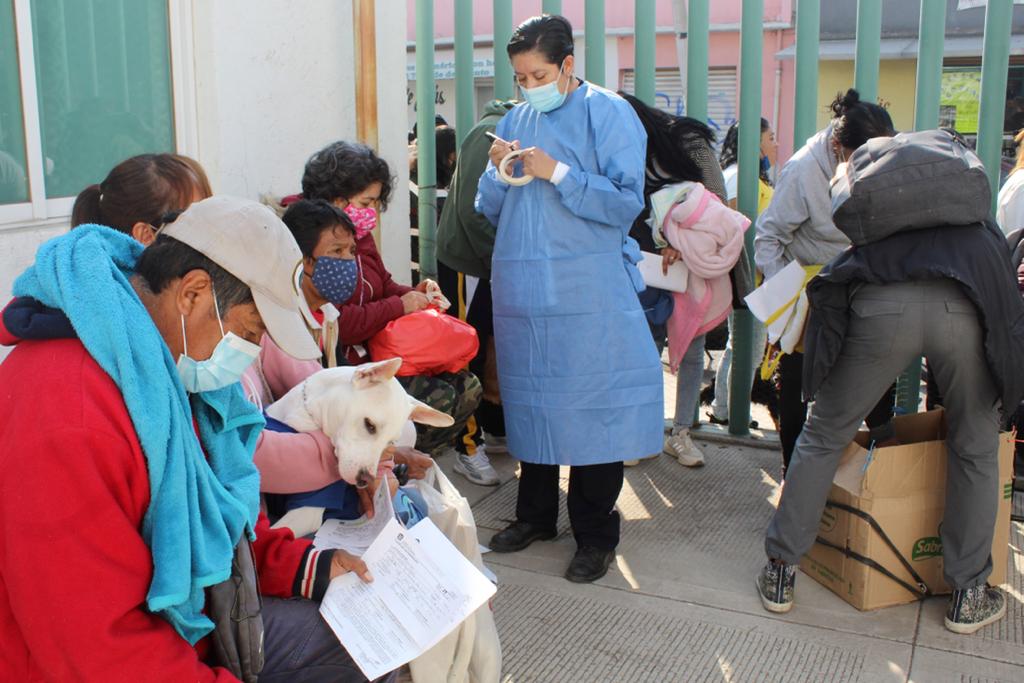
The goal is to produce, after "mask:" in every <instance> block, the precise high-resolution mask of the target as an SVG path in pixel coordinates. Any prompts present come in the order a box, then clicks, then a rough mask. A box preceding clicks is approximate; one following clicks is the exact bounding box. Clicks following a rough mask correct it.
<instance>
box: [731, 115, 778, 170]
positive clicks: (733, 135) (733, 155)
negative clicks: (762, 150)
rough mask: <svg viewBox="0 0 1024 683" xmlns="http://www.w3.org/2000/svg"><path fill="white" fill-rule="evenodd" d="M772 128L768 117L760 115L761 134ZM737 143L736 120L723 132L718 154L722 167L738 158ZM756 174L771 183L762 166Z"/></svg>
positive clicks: (737, 126) (738, 135)
mask: <svg viewBox="0 0 1024 683" xmlns="http://www.w3.org/2000/svg"><path fill="white" fill-rule="evenodd" d="M771 129H772V125H771V124H770V123H768V119H766V118H764V117H763V116H762V117H761V134H762V135H764V134H765V133H766V132H768V131H769V130H771ZM739 144H740V122H739V121H736V122H734V123H733V124H732V125H731V126H729V130H727V131H726V132H725V139H724V140H722V151H721V153H719V155H718V163H719V164H721V166H722V168H723V169H724V168H729V167H730V166H732V165H733V164H735V163H736V159H738V158H739ZM758 174H759V175H760V177H761V180H763V181H764V182H766V183H768V184H769V185H770V184H771V181H770V180H769V178H768V173H767V172H766V171H765V169H764V167H760V170H759V171H758Z"/></svg>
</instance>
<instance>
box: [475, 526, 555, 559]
mask: <svg viewBox="0 0 1024 683" xmlns="http://www.w3.org/2000/svg"><path fill="white" fill-rule="evenodd" d="M556 535H557V534H556V533H555V531H554V530H553V529H545V528H543V527H540V526H537V525H536V524H530V523H529V522H513V523H512V524H510V525H509V526H507V527H505V529H503V530H501V531H499V532H498V533H496V534H494V535H493V536H491V542H490V543H488V544H487V546H488V547H489V548H490V549H491V550H493V551H494V552H496V553H514V552H516V551H517V550H522V549H523V548H526V547H527V546H529V545H530V544H531V543H533V542H534V541H549V540H551V539H552V538H554V537H555V536H556Z"/></svg>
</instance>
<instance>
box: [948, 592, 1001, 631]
mask: <svg viewBox="0 0 1024 683" xmlns="http://www.w3.org/2000/svg"><path fill="white" fill-rule="evenodd" d="M1005 614H1006V596H1004V595H1003V594H1002V593H1000V592H999V591H997V590H996V589H995V588H992V587H991V586H987V585H981V586H974V587H973V588H961V589H959V590H955V591H953V595H952V596H951V597H950V598H949V607H947V608H946V628H948V629H949V630H950V631H952V632H953V633H960V634H962V635H968V634H971V633H974V632H975V631H977V630H979V629H981V628H984V627H985V626H988V625H989V624H991V623H994V622H996V621H999V620H1000V619H1002V618H1003V616H1004V615H1005Z"/></svg>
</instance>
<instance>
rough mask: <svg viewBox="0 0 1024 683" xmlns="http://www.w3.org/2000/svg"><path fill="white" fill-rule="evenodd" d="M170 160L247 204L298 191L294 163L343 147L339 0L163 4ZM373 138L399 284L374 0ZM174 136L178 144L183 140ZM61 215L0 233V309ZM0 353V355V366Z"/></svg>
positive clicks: (396, 146)
mask: <svg viewBox="0 0 1024 683" xmlns="http://www.w3.org/2000/svg"><path fill="white" fill-rule="evenodd" d="M170 8H171V15H172V36H171V49H172V52H173V53H174V54H173V57H174V60H173V63H174V70H175V73H174V83H175V98H176V103H175V104H176V111H175V115H176V116H177V117H179V120H178V121H177V122H176V123H177V125H176V130H177V131H178V135H179V140H178V150H179V151H180V152H183V153H186V154H191V155H194V156H196V157H197V158H198V159H199V161H200V162H201V163H202V164H203V166H204V167H205V168H206V170H207V172H208V173H209V175H210V180H211V183H212V184H213V189H214V192H216V193H218V194H233V195H237V196H242V197H249V198H252V199H258V198H259V196H260V195H261V194H263V193H271V194H276V195H284V194H290V193H293V192H298V191H299V190H300V181H301V179H302V169H303V166H304V164H305V162H306V159H307V158H308V157H309V155H310V154H312V153H313V152H314V151H316V150H317V149H319V148H321V147H323V146H324V145H325V144H327V143H329V142H333V141H335V140H340V139H346V140H355V137H356V135H355V132H356V116H355V85H354V84H355V79H356V78H357V77H358V76H357V74H356V73H355V59H354V53H353V36H352V2H351V0H303V2H302V3H301V7H300V5H299V4H298V3H292V2H286V1H285V0H260V1H259V2H253V1H252V0H217V1H216V2H208V1H207V0H171V5H170ZM376 11H377V79H378V86H377V88H378V112H379V121H378V130H379V136H380V150H381V154H382V156H383V157H384V158H385V159H386V160H387V161H388V163H389V164H390V165H391V167H392V173H393V174H394V175H395V176H396V182H395V192H394V195H393V196H394V199H393V201H392V203H391V207H390V210H389V211H388V212H387V213H386V214H384V216H383V220H382V225H383V231H382V232H383V235H382V240H381V250H382V253H383V256H384V262H385V264H386V265H387V267H388V268H389V269H390V270H391V271H392V273H393V274H394V276H395V279H397V280H400V281H406V282H407V281H408V279H409V198H408V191H407V189H406V188H407V187H408V179H409V170H408V153H407V150H406V136H405V134H406V115H405V111H406V105H405V83H406V78H405V59H406V50H405V33H404V31H396V30H394V27H395V26H402V27H404V26H405V24H406V16H405V15H406V7H405V4H404V3H398V2H393V1H389V0H377V1H376ZM183 133H184V134H183ZM67 227H68V217H66V216H64V217H59V218H56V219H52V220H47V221H33V222H26V223H13V224H7V225H0V307H2V306H3V304H5V303H6V302H7V300H8V299H9V298H10V297H11V284H12V283H13V281H14V279H15V277H17V275H18V274H20V273H21V272H22V271H23V270H24V269H25V268H26V267H27V266H28V265H29V264H31V263H32V261H33V259H34V256H35V251H36V249H37V247H38V246H39V245H40V244H41V243H42V242H44V241H46V240H47V239H50V238H51V237H54V236H56V235H59V234H61V233H62V232H63V231H65V230H67ZM5 355H6V352H5V351H4V349H3V347H0V359H2V358H3V357H4V356H5Z"/></svg>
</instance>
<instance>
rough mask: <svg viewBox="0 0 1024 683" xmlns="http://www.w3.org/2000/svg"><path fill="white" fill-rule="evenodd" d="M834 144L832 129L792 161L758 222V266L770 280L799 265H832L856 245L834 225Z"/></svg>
mask: <svg viewBox="0 0 1024 683" xmlns="http://www.w3.org/2000/svg"><path fill="white" fill-rule="evenodd" d="M831 140H832V125H831V124H829V126H828V127H827V128H825V129H824V130H821V131H818V132H817V133H815V134H814V136H813V137H811V138H810V139H809V140H808V141H807V144H806V145H804V146H803V147H801V148H800V149H799V150H798V151H797V153H796V154H794V155H793V156H792V157H791V158H790V160H789V161H787V162H786V165H785V166H783V167H782V173H780V174H779V181H778V183H777V184H776V186H775V193H774V194H773V195H772V201H771V203H770V204H769V205H768V208H767V209H765V211H764V213H762V214H761V215H760V216H759V217H758V219H757V236H756V237H755V238H754V262H755V263H756V264H757V267H758V269H760V271H761V272H762V273H764V277H765V279H768V278H770V277H772V276H773V275H775V273H777V272H779V271H780V270H782V269H783V268H785V267H786V266H787V265H789V262H790V261H793V260H796V261H799V262H800V263H801V264H802V265H805V266H811V265H815V264H822V265H823V264H826V263H828V262H829V261H831V260H832V259H833V258H835V257H836V256H838V255H839V253H840V252H841V251H843V250H844V249H846V248H847V247H848V246H850V240H849V239H848V238H847V237H846V235H844V234H843V233H841V232H839V229H838V228H837V227H836V226H835V225H833V223H832V198H831V197H830V196H829V181H830V180H831V179H832V176H833V175H834V174H835V170H836V162H837V160H836V157H835V153H834V152H833V151H832V144H831Z"/></svg>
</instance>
